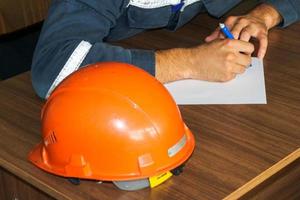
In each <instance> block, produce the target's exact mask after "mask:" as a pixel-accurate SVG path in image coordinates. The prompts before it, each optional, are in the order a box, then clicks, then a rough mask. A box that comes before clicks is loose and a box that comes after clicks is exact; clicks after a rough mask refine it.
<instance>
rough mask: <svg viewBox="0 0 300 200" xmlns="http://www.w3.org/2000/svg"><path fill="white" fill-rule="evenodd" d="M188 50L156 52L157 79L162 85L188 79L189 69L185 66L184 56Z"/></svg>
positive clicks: (176, 49)
mask: <svg viewBox="0 0 300 200" xmlns="http://www.w3.org/2000/svg"><path fill="white" fill-rule="evenodd" d="M185 51H186V50H184V49H182V48H175V49H169V50H162V51H156V53H155V72H156V73H155V77H156V78H157V79H158V80H159V81H160V82H162V83H167V82H171V81H175V80H180V79H184V78H188V71H187V70H188V69H187V68H185V67H184V66H185V65H186V62H185V61H184V58H183V57H182V56H183V55H186V52H185Z"/></svg>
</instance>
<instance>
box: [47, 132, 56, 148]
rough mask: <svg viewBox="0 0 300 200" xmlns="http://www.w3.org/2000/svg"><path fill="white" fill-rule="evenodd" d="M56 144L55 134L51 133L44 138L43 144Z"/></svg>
mask: <svg viewBox="0 0 300 200" xmlns="http://www.w3.org/2000/svg"><path fill="white" fill-rule="evenodd" d="M56 142H57V139H56V136H55V133H54V131H51V133H50V134H49V135H48V136H47V137H46V138H45V144H46V145H49V144H53V143H56Z"/></svg>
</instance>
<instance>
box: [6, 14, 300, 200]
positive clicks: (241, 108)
mask: <svg viewBox="0 0 300 200" xmlns="http://www.w3.org/2000/svg"><path fill="white" fill-rule="evenodd" d="M217 23H218V20H215V19H212V18H210V17H208V16H207V15H200V16H198V17H197V18H195V19H194V20H193V21H192V22H191V23H189V24H188V25H186V26H185V27H183V28H181V29H179V30H178V31H176V32H168V31H165V30H155V31H150V32H145V33H143V34H140V35H138V36H136V37H133V38H130V39H127V40H125V41H122V43H118V44H121V45H122V46H125V47H134V48H145V49H161V48H163V49H166V48H171V47H183V46H185V47H188V46H194V45H198V44H201V43H203V39H204V37H205V36H206V35H208V34H209V33H210V32H211V31H212V30H213V29H214V28H215V27H216V26H217ZM299 33H300V24H299V23H298V24H295V25H292V26H291V27H289V28H287V29H274V30H272V31H271V32H270V35H269V42H270V44H269V50H268V53H267V55H266V58H265V59H264V66H265V80H266V92H267V101H268V104H267V105H209V106H207V105H198V106H180V110H181V113H182V116H183V118H184V120H185V122H186V124H187V125H188V126H189V128H190V129H191V130H192V132H193V133H194V135H195V138H196V149H195V151H194V153H193V155H192V157H191V159H190V160H189V162H188V164H187V165H186V168H185V170H184V173H183V174H181V175H180V176H178V177H174V178H172V179H170V180H168V181H167V182H165V183H164V184H162V185H161V186H159V187H157V188H154V189H152V190H151V189H144V190H141V191H137V192H125V191H120V190H117V189H116V188H115V187H114V186H113V185H112V184H111V183H103V184H101V185H97V184H96V183H95V182H93V181H83V183H82V184H81V185H80V186H74V185H71V184H70V183H68V181H67V180H65V179H64V178H61V177H57V176H54V175H51V174H48V173H45V172H43V171H41V170H39V169H37V168H36V167H34V166H33V165H31V164H30V163H29V162H28V161H27V159H26V157H27V154H28V152H29V151H30V149H31V148H32V147H33V146H34V145H35V144H37V143H38V142H39V141H40V140H41V133H40V119H39V116H40V109H41V106H42V104H43V101H41V100H40V99H39V98H38V97H37V96H36V95H35V94H34V92H33V89H32V86H31V83H30V76H29V73H25V74H22V75H20V76H17V77H14V78H12V79H9V80H6V81H3V82H2V83H0V138H1V139H0V166H1V167H3V168H5V169H6V170H8V171H10V172H11V173H13V174H15V175H16V176H18V177H20V178H21V179H23V180H24V181H26V182H28V183H30V184H32V185H33V186H34V187H37V188H39V189H40V190H42V191H44V192H45V193H47V194H49V195H51V196H52V197H54V198H57V199H89V200H96V199H102V200H106V199H117V200H132V199H138V200H140V199H153V200H154V199H155V200H156V199H168V200H173V199H174V200H175V199H176V200H183V199H189V200H191V199H195V200H196V199H197V200H201V199H222V198H225V197H226V196H228V195H229V194H231V193H232V192H233V191H235V190H236V189H238V188H240V187H241V186H242V185H244V184H245V183H247V182H248V181H250V180H251V179H253V178H255V177H256V176H258V175H259V174H260V173H262V172H263V171H265V170H266V169H268V168H270V167H271V166H273V165H274V164H276V163H277V162H279V161H280V160H281V159H283V158H284V157H286V156H287V155H288V154H290V153H292V152H293V151H295V150H296V149H298V148H299V147H300V70H299V68H300V56H299V55H300V34H299ZM115 44H116V43H115ZM286 189H288V188H286ZM297 192H299V191H297Z"/></svg>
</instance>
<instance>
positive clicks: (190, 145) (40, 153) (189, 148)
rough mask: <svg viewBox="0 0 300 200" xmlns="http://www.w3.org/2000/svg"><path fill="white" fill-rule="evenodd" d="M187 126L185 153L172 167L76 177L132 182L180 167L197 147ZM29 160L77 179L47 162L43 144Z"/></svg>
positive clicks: (31, 154) (45, 168) (33, 150)
mask: <svg viewBox="0 0 300 200" xmlns="http://www.w3.org/2000/svg"><path fill="white" fill-rule="evenodd" d="M184 126H185V136H186V144H185V145H184V146H185V148H183V150H182V151H184V152H183V153H182V154H181V156H177V157H176V160H173V162H172V163H170V165H168V166H166V167H164V169H163V170H161V171H156V172H155V174H147V175H144V176H136V175H134V176H120V177H117V176H114V177H109V176H101V175H98V174H95V173H92V174H91V175H90V176H82V175H79V176H76V178H82V179H92V180H102V181H130V180H138V179H146V178H148V177H151V176H155V175H157V174H161V173H164V172H166V171H170V170H172V169H174V168H176V167H178V166H180V165H181V164H182V163H184V162H185V161H186V160H187V159H188V158H189V157H190V156H191V154H192V153H193V151H194V147H195V139H194V136H193V134H192V133H191V131H190V130H189V128H188V127H187V126H186V125H184ZM28 160H29V161H31V162H32V163H33V164H34V165H36V166H37V167H39V168H41V169H42V170H44V171H46V172H49V173H52V174H55V175H59V176H63V177H68V178H70V177H75V176H74V175H71V174H66V171H65V169H64V168H62V169H58V168H53V167H52V166H51V165H50V164H49V163H48V161H47V155H46V150H45V147H44V143H43V142H41V143H39V144H38V145H36V146H35V147H34V148H33V149H32V151H31V152H30V153H29V155H28Z"/></svg>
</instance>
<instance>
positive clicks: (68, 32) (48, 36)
mask: <svg viewBox="0 0 300 200" xmlns="http://www.w3.org/2000/svg"><path fill="white" fill-rule="evenodd" d="M97 1H101V0H97ZM91 2H93V1H91ZM102 2H103V3H102ZM102 2H101V6H99V4H98V7H97V9H95V7H93V6H90V5H88V4H86V3H84V1H83V2H80V1H79V0H78V1H76V0H64V1H62V0H57V1H55V0H54V1H53V2H52V5H51V7H50V9H49V12H48V13H49V14H48V17H47V20H46V21H45V22H44V25H43V28H42V31H41V34H40V38H39V41H38V44H37V46H36V49H35V53H34V56H33V61H32V66H31V76H32V84H33V87H34V89H35V91H36V92H37V94H38V95H39V96H40V97H41V98H47V96H48V95H49V94H50V93H51V91H52V90H53V89H54V87H55V84H54V82H55V81H56V80H57V77H58V76H60V75H64V76H66V72H65V69H66V68H69V70H71V72H72V71H75V70H74V69H77V68H78V67H81V66H84V65H86V64H90V63H95V62H100V61H119V62H126V63H130V64H133V65H136V66H138V67H141V68H143V69H144V70H146V71H148V72H149V73H150V74H152V75H154V74H155V70H154V69H155V57H154V51H150V50H137V49H124V48H122V47H118V46H113V45H109V44H107V43H105V42H103V41H104V39H105V37H106V36H107V35H108V34H109V30H110V28H111V27H113V26H114V25H115V22H116V19H117V18H118V17H119V15H120V12H121V9H122V6H123V5H121V4H123V3H122V2H123V1H111V0H102ZM118 2H120V3H118ZM119 4H120V5H119ZM99 7H101V8H99ZM83 44H84V45H83ZM67 75H68V74H67Z"/></svg>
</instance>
